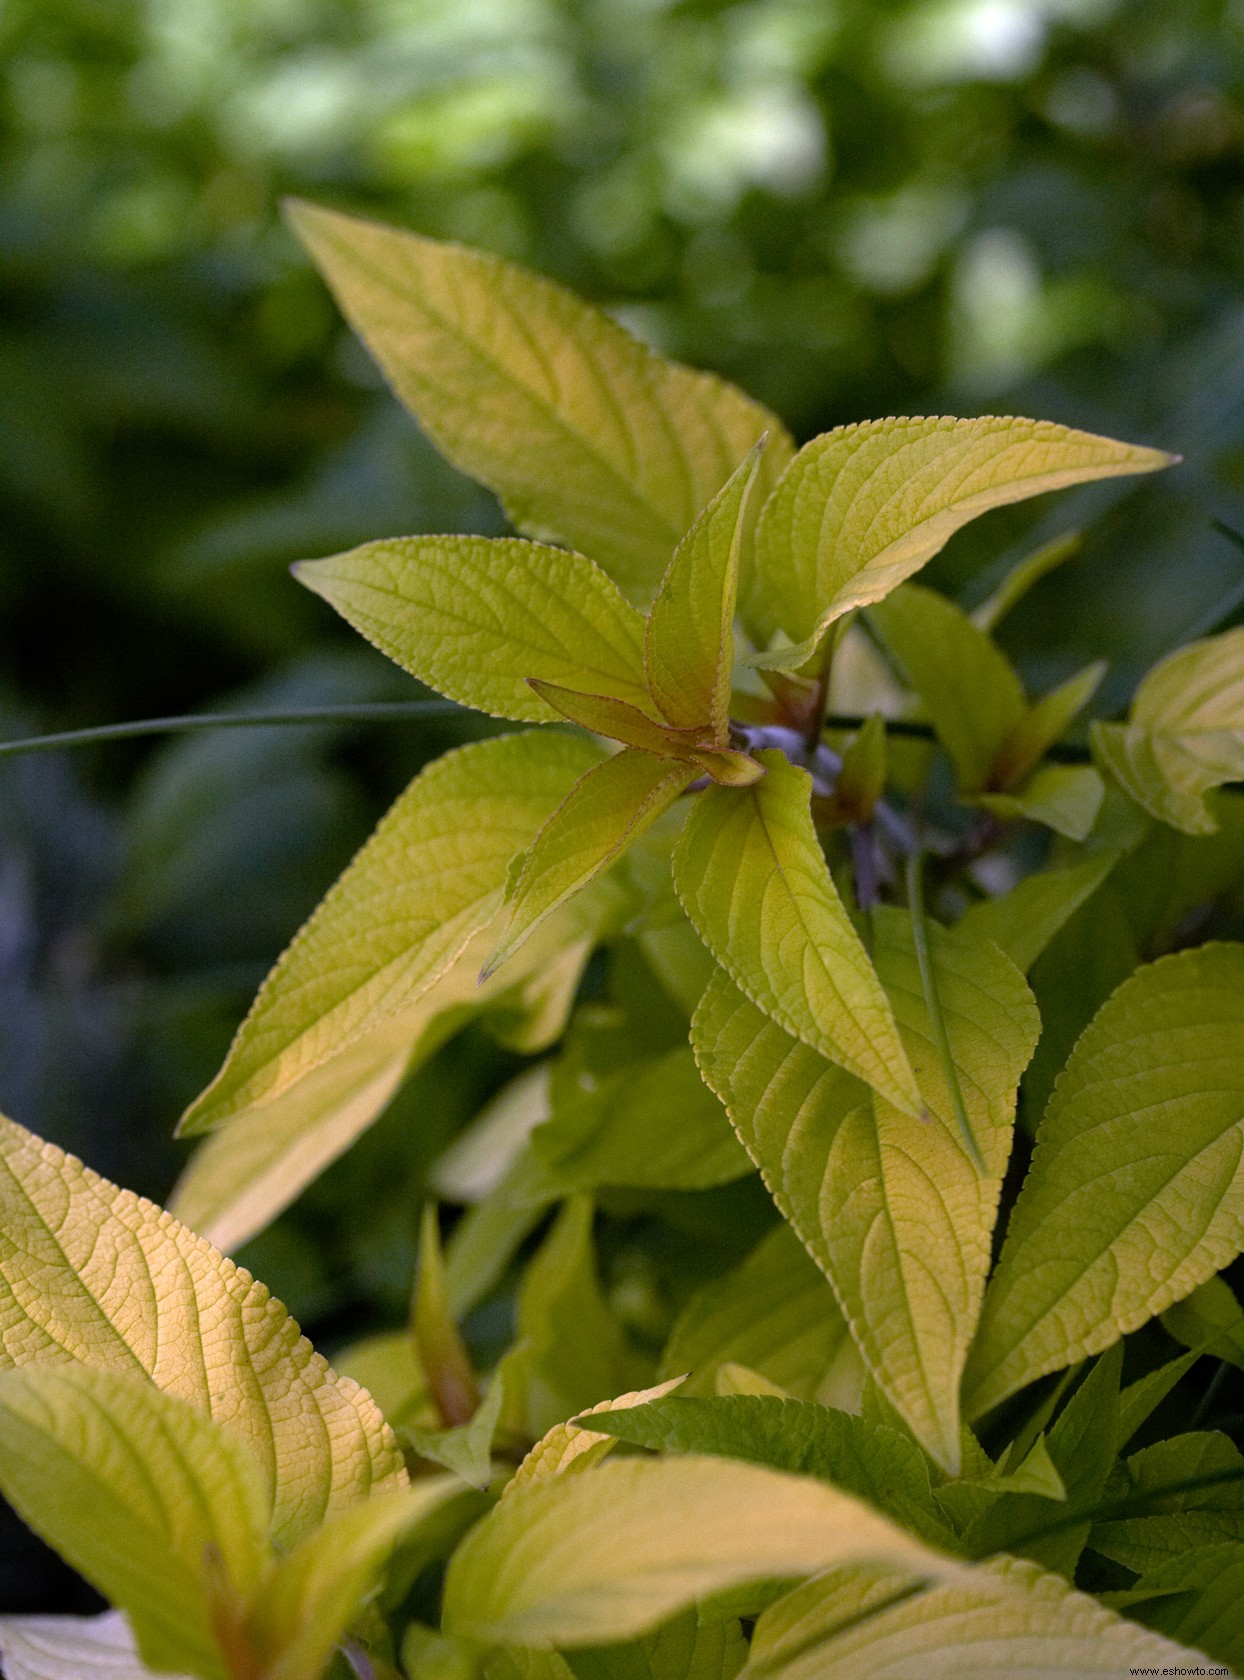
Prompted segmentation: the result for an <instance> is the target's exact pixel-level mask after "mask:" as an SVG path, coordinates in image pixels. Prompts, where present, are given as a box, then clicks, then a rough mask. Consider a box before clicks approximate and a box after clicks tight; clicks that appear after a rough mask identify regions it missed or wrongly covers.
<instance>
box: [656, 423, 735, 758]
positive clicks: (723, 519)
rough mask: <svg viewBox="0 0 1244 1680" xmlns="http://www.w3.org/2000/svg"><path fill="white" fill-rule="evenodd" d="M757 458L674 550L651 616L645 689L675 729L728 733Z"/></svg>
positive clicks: (719, 736)
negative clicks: (738, 599)
mask: <svg viewBox="0 0 1244 1680" xmlns="http://www.w3.org/2000/svg"><path fill="white" fill-rule="evenodd" d="M760 460H761V451H760V450H759V449H757V450H755V451H753V452H752V454H751V455H749V456H748V458H747V460H746V461H744V463H743V465H742V466H741V467H740V468H739V469H738V470H737V472H735V473H733V474H732V475H731V477H730V479H729V481H728V482H727V483H726V484H725V485H724V486H723V488H722V489H721V490H719V491H718V493H717V495H716V496H714V498H713V500H712V501H711V502H710V503H709V504H708V506H707V507H706V508H705V510H704V512H703V513H702V514H700V516H699V517H698V518H697V520H696V522H695V524H694V525H693V526H692V527H691V529H690V530H689V531H688V532H687V534H686V536H685V537H684V538H683V539H682V541H681V542H680V543H679V545H678V547H677V548H676V549H675V550H674V558H673V559H672V560H671V561H670V564H669V569H668V570H667V572H666V574H665V576H664V578H663V579H662V581H661V588H660V590H659V591H658V592H657V598H656V600H655V601H654V602H653V603H652V611H651V612H650V613H649V615H648V629H647V636H646V640H645V644H644V653H645V661H646V665H647V672H648V685H649V689H650V691H651V694H652V698H653V699H654V700H655V701H656V703H657V705H658V706H659V708H660V710H661V715H662V717H664V718H665V719H666V720H667V722H669V723H671V724H673V725H674V727H675V728H676V729H698V728H701V727H704V728H706V729H707V730H708V732H709V734H710V735H711V737H712V738H713V739H714V740H716V742H717V744H718V745H719V746H725V744H726V739H727V735H728V732H729V707H730V674H731V667H732V665H733V662H734V602H735V596H736V594H737V592H738V580H739V558H740V552H741V550H742V547H743V541H744V538H745V536H746V534H747V531H748V526H749V522H750V520H751V517H752V503H753V497H752V491H753V490H754V488H755V484H756V476H757V473H758V472H759V469H760Z"/></svg>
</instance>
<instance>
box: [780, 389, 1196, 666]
mask: <svg viewBox="0 0 1244 1680" xmlns="http://www.w3.org/2000/svg"><path fill="white" fill-rule="evenodd" d="M1171 460H1172V457H1171V456H1169V455H1165V454H1163V453H1162V451H1161V450H1158V449H1144V448H1140V447H1138V446H1135V445H1131V444H1126V443H1116V442H1115V441H1114V440H1113V439H1112V438H1103V437H1095V436H1093V435H1092V434H1091V433H1089V432H1077V431H1072V430H1070V429H1069V428H1068V427H1066V426H1058V425H1054V424H1053V423H1051V422H1050V421H1047V420H1023V419H1015V418H1011V417H1007V416H996V415H985V416H983V417H981V418H980V419H976V420H954V419H950V418H946V417H943V418H940V419H893V420H869V421H866V422H864V423H863V424H862V425H854V426H839V427H837V428H836V429H835V430H834V431H832V432H826V433H824V434H823V435H822V436H821V437H817V438H813V440H812V442H811V443H808V444H805V445H804V447H803V448H802V449H801V450H800V451H799V454H798V455H797V456H796V458H795V460H794V461H793V462H792V463H791V466H790V468H789V469H788V471H787V472H786V474H785V476H784V477H783V479H782V481H781V483H780V484H779V485H778V487H777V489H776V490H775V492H774V493H773V495H772V497H771V498H770V499H769V501H768V503H767V504H766V506H765V508H764V510H763V512H762V515H761V519H760V524H759V526H758V528H757V532H756V566H755V573H754V577H753V579H752V586H751V589H750V591H749V594H748V597H747V608H748V613H749V616H750V620H751V622H752V624H753V626H754V627H755V629H756V630H757V632H758V633H759V634H760V636H761V637H762V638H768V637H769V636H771V635H772V634H773V633H774V632H775V631H777V630H781V631H783V632H785V634H786V636H788V637H789V638H790V641H791V642H792V643H794V644H795V646H794V647H793V648H791V649H788V650H786V651H785V653H784V654H783V653H780V652H775V654H774V655H773V662H774V663H775V664H779V663H780V666H781V668H784V669H793V668H795V667H797V666H798V665H801V664H802V663H804V661H805V660H806V659H807V658H808V656H809V655H810V654H811V653H812V652H813V650H814V649H815V647H816V644H817V643H818V642H819V640H820V638H821V636H822V635H823V634H824V633H825V631H826V630H827V629H828V627H829V626H830V625H831V624H832V623H833V622H834V621H835V620H836V619H838V618H841V617H842V616H843V614H844V613H848V612H850V611H852V610H853V609H854V608H856V607H863V606H867V605H868V604H869V603H870V602H872V601H879V600H881V599H882V597H883V596H886V595H888V594H889V593H890V591H891V590H892V589H894V588H896V587H897V585H898V584H900V583H902V582H903V581H904V579H906V578H909V577H911V575H912V573H913V572H916V571H919V569H920V568H921V566H923V565H924V564H925V563H926V561H928V560H931V559H932V558H933V556H934V555H935V554H936V553H937V552H938V550H939V549H940V548H941V547H942V546H943V545H944V544H945V543H946V541H947V540H948V539H949V538H950V537H951V536H952V535H953V533H954V532H955V531H957V530H958V529H959V528H960V526H962V525H966V524H967V523H968V521H969V520H971V519H975V518H976V516H977V515H978V514H981V513H985V512H986V511H987V510H988V509H989V508H995V507H1002V506H1004V505H1005V504H1007V503H1009V502H1019V501H1023V500H1025V499H1026V498H1027V497H1029V496H1037V495H1040V494H1041V493H1042V492H1043V491H1046V490H1060V489H1064V488H1066V487H1067V486H1069V485H1073V484H1084V483H1087V482H1089V481H1090V480H1092V479H1097V478H1113V477H1117V476H1119V475H1120V474H1126V473H1139V472H1153V471H1156V470H1157V469H1158V468H1159V467H1165V466H1169V465H1170V463H1171Z"/></svg>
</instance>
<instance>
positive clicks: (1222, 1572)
mask: <svg viewBox="0 0 1244 1680" xmlns="http://www.w3.org/2000/svg"><path fill="white" fill-rule="evenodd" d="M1126 1596H1127V1599H1128V1600H1129V1601H1130V1603H1131V1606H1132V1608H1131V1611H1130V1613H1131V1614H1132V1615H1133V1616H1135V1617H1136V1618H1137V1620H1139V1621H1142V1622H1144V1623H1145V1624H1146V1626H1148V1627H1152V1628H1155V1629H1156V1630H1157V1631H1159V1632H1161V1633H1164V1634H1166V1635H1167V1637H1168V1638H1171V1639H1180V1640H1183V1641H1184V1643H1185V1644H1188V1645H1194V1646H1197V1647H1198V1648H1199V1649H1201V1650H1203V1651H1204V1652H1205V1653H1206V1655H1207V1656H1211V1657H1213V1658H1214V1660H1215V1661H1216V1662H1220V1663H1229V1664H1230V1665H1231V1667H1232V1668H1233V1669H1234V1670H1235V1671H1237V1672H1238V1671H1239V1669H1240V1668H1241V1667H1244V1546H1240V1545H1217V1546H1197V1547H1194V1548H1193V1550H1192V1551H1190V1552H1184V1553H1183V1554H1182V1555H1181V1556H1180V1557H1178V1558H1175V1559H1171V1560H1170V1561H1168V1562H1166V1563H1161V1564H1158V1565H1156V1566H1155V1567H1154V1568H1153V1569H1147V1570H1146V1571H1145V1572H1144V1574H1143V1575H1142V1576H1141V1577H1140V1579H1139V1580H1138V1581H1137V1582H1136V1585H1135V1587H1134V1588H1133V1590H1132V1591H1131V1592H1130V1593H1128V1594H1127V1595H1126Z"/></svg>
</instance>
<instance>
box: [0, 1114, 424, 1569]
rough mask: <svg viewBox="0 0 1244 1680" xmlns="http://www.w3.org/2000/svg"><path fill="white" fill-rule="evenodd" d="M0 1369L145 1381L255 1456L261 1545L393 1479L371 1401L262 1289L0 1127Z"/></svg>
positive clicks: (397, 1472)
mask: <svg viewBox="0 0 1244 1680" xmlns="http://www.w3.org/2000/svg"><path fill="white" fill-rule="evenodd" d="M0 1231H3V1233H4V1235H3V1241H2V1243H0V1366H4V1367H7V1366H13V1365H21V1366H31V1365H44V1364H48V1363H52V1364H58V1365H59V1364H61V1363H62V1362H64V1361H66V1360H71V1359H76V1360H80V1361H81V1362H82V1363H83V1364H85V1365H89V1366H92V1367H94V1368H95V1369H100V1370H110V1371H114V1372H118V1373H121V1374H123V1375H124V1374H134V1375H138V1376H142V1375H146V1376H147V1377H149V1378H150V1379H151V1381H152V1382H153V1383H154V1384H155V1386H156V1387H157V1388H158V1389H163V1390H164V1391H165V1392H167V1393H169V1394H171V1395H173V1396H175V1397H177V1398H179V1399H183V1400H187V1401H189V1402H191V1403H192V1404H194V1405H196V1406H198V1407H200V1408H201V1409H202V1410H203V1411H205V1412H208V1413H210V1415H211V1416H212V1417H213V1418H214V1419H215V1420H216V1422H217V1423H219V1424H220V1425H221V1426H222V1427H224V1428H225V1429H227V1430H228V1431H230V1432H231V1433H232V1434H233V1435H236V1436H239V1437H240V1438H241V1439H242V1440H243V1441H244V1442H245V1443H246V1445H247V1446H248V1447H249V1448H250V1450H251V1452H252V1453H253V1454H254V1456H255V1458H256V1460H257V1461H258V1463H259V1465H260V1466H261V1468H262V1472H263V1475H264V1478H265V1481H266V1484H267V1486H268V1489H269V1492H270V1498H271V1501H272V1509H273V1519H272V1520H273V1532H274V1534H275V1537H276V1539H277V1542H278V1543H279V1544H281V1545H289V1544H292V1543H293V1542H294V1541H295V1540H296V1539H297V1538H298V1537H299V1536H300V1535H301V1534H303V1533H305V1532H306V1531H307V1529H309V1528H312V1527H314V1526H315V1525H316V1524H318V1523H319V1522H321V1521H322V1520H323V1519H324V1517H325V1516H326V1515H328V1514H329V1513H331V1512H333V1511H336V1510H339V1509H341V1508H342V1507H344V1506H347V1505H351V1504H353V1503H354V1502H355V1501H356V1500H358V1499H361V1498H363V1497H364V1496H365V1495H366V1494H368V1493H370V1492H372V1491H373V1490H376V1489H380V1488H388V1487H399V1486H401V1485H402V1483H403V1482H404V1481H405V1472H404V1470H403V1468H402V1461H401V1456H400V1454H399V1452H398V1449H397V1443H396V1441H395V1440H394V1438H393V1434H392V1432H391V1430H390V1429H389V1428H388V1426H387V1425H386V1424H385V1422H384V1420H383V1418H382V1417H381V1415H380V1413H379V1411H378V1410H377V1408H376V1405H375V1402H374V1401H373V1400H372V1398H371V1396H370V1395H369V1394H366V1393H365V1392H364V1391H363V1390H362V1389H360V1388H359V1387H358V1385H357V1384H356V1383H353V1382H349V1381H347V1380H346V1379H344V1378H339V1377H337V1376H336V1375H335V1374H334V1373H333V1371H332V1370H330V1368H329V1367H328V1365H327V1364H326V1363H325V1362H324V1360H323V1359H321V1358H320V1356H319V1355H318V1354H316V1353H314V1352H313V1351H312V1349H311V1346H310V1344H309V1343H308V1342H307V1341H306V1340H305V1339H304V1338H303V1337H302V1336H300V1335H299V1331H298V1326H297V1325H296V1324H295V1323H294V1322H293V1320H292V1319H290V1318H289V1317H287V1315H286V1313H285V1310H284V1308H283V1307H281V1306H280V1304H279V1303H278V1302H276V1301H274V1300H273V1299H272V1297H271V1296H270V1295H269V1293H268V1291H267V1290H266V1289H265V1288H264V1287H263V1285H262V1284H260V1283H256V1282H255V1280H254V1279H253V1278H252V1277H251V1276H250V1274H249V1273H248V1272H244V1271H240V1270H239V1269H238V1267H236V1266H235V1265H234V1264H233V1262H232V1261H230V1260H226V1259H225V1258H224V1256H223V1255H221V1254H219V1253H217V1252H216V1250H215V1249H213V1248H211V1247H210V1246H209V1245H208V1244H207V1243H206V1242H204V1241H203V1239H202V1238H201V1237H196V1236H194V1235H193V1233H192V1232H190V1231H188V1230H187V1229H186V1228H185V1226H184V1225H181V1224H179V1223H178V1222H177V1220H175V1219H174V1218H172V1216H171V1215H170V1214H167V1213H163V1212H161V1210H160V1209H159V1208H157V1207H155V1206H153V1205H152V1203H150V1202H147V1201H144V1200H143V1199H142V1198H141V1197H139V1196H135V1195H132V1194H131V1193H130V1192H129V1191H128V1190H119V1189H117V1187H116V1186H115V1185H113V1184H109V1183H108V1182H107V1180H106V1179H102V1178H99V1177H98V1176H97V1175H96V1174H95V1173H93V1172H91V1171H90V1170H89V1169H88V1168H86V1167H84V1166H83V1165H82V1164H81V1162H79V1161H76V1160H74V1158H73V1157H72V1156H69V1155H65V1154H64V1153H63V1152H62V1151H61V1150H59V1149H57V1148H55V1147H54V1146H53V1145H52V1144H49V1143H41V1142H40V1140H39V1139H38V1138H36V1137H33V1136H32V1135H31V1134H30V1133H29V1132H27V1131H24V1130H23V1129H22V1128H21V1127H20V1126H16V1125H14V1124H13V1123H12V1121H8V1120H3V1121H0Z"/></svg>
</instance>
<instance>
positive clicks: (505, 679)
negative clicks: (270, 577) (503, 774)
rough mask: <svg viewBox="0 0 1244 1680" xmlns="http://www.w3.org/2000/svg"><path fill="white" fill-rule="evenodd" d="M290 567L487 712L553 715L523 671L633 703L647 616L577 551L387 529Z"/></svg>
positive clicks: (376, 637) (418, 672)
mask: <svg viewBox="0 0 1244 1680" xmlns="http://www.w3.org/2000/svg"><path fill="white" fill-rule="evenodd" d="M294 575H295V576H296V577H297V578H298V580H299V582H300V583H305V584H306V586H307V588H308V589H313V590H314V591H315V593H316V594H317V595H322V596H323V597H324V599H325V600H326V601H328V602H329V603H330V604H331V605H332V606H334V607H336V609H337V611H338V612H339V613H340V614H341V616H342V617H343V618H344V619H346V620H347V621H348V622H349V623H350V624H352V625H353V626H354V628H355V629H356V630H358V631H360V632H361V633H362V634H363V635H364V636H366V637H367V639H368V641H369V642H374V643H375V645H376V646H377V647H378V648H380V649H381V651H382V652H384V653H387V654H388V656H389V658H390V659H394V660H396V661H397V663H398V664H399V665H401V666H402V667H403V668H404V669H405V670H407V671H409V672H410V673H411V675H412V676H416V677H418V678H419V680H420V682H424V683H427V685H428V687H429V688H434V689H436V690H437V691H438V692H439V693H441V694H446V695H448V696H449V698H450V699H451V700H458V701H460V702H461V703H462V705H464V706H473V707H475V709H476V710H477V711H481V712H490V713H491V714H492V715H493V717H505V718H517V719H518V720H520V721H529V722H533V723H547V722H548V720H549V719H550V718H552V717H554V716H556V713H555V712H553V710H552V709H551V708H550V707H549V706H548V705H546V704H545V703H544V702H543V701H542V700H541V699H540V698H539V696H538V695H537V694H535V693H534V692H533V691H532V689H531V688H530V687H529V686H528V682H527V679H528V678H529V677H542V678H543V679H544V680H545V681H546V682H553V683H566V684H569V685H570V686H571V687H573V688H587V689H590V690H591V691H592V693H594V694H610V695H613V696H614V697H615V698H616V699H619V700H629V701H630V702H631V703H632V704H633V705H637V704H641V703H642V702H643V700H644V699H645V697H646V692H647V691H646V687H645V680H644V641H643V637H644V621H643V618H642V617H641V615H640V614H639V613H638V612H637V611H636V610H635V608H634V607H632V606H631V605H630V603H629V602H628V601H627V600H626V598H625V597H624V596H623V595H622V594H621V592H620V591H619V589H618V587H617V585H616V584H615V583H614V582H613V580H612V579H611V578H610V577H609V576H608V575H607V574H606V573H605V572H603V571H601V569H600V567H599V566H597V565H595V564H594V563H593V562H592V561H591V560H588V559H585V558H584V556H583V555H581V554H573V553H571V552H569V551H568V550H566V549H564V548H549V547H547V546H545V545H544V544H542V543H530V542H520V541H518V540H517V539H515V538H512V537H498V538H488V537H393V538H389V539H387V540H385V541H383V542H373V543H365V544H364V545H363V546H362V547H361V548H355V549H351V550H350V552H349V553H348V554H337V555H334V556H333V557H332V558H331V559H328V560H304V561H301V562H300V563H299V564H298V565H297V566H296V567H295V568H294Z"/></svg>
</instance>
